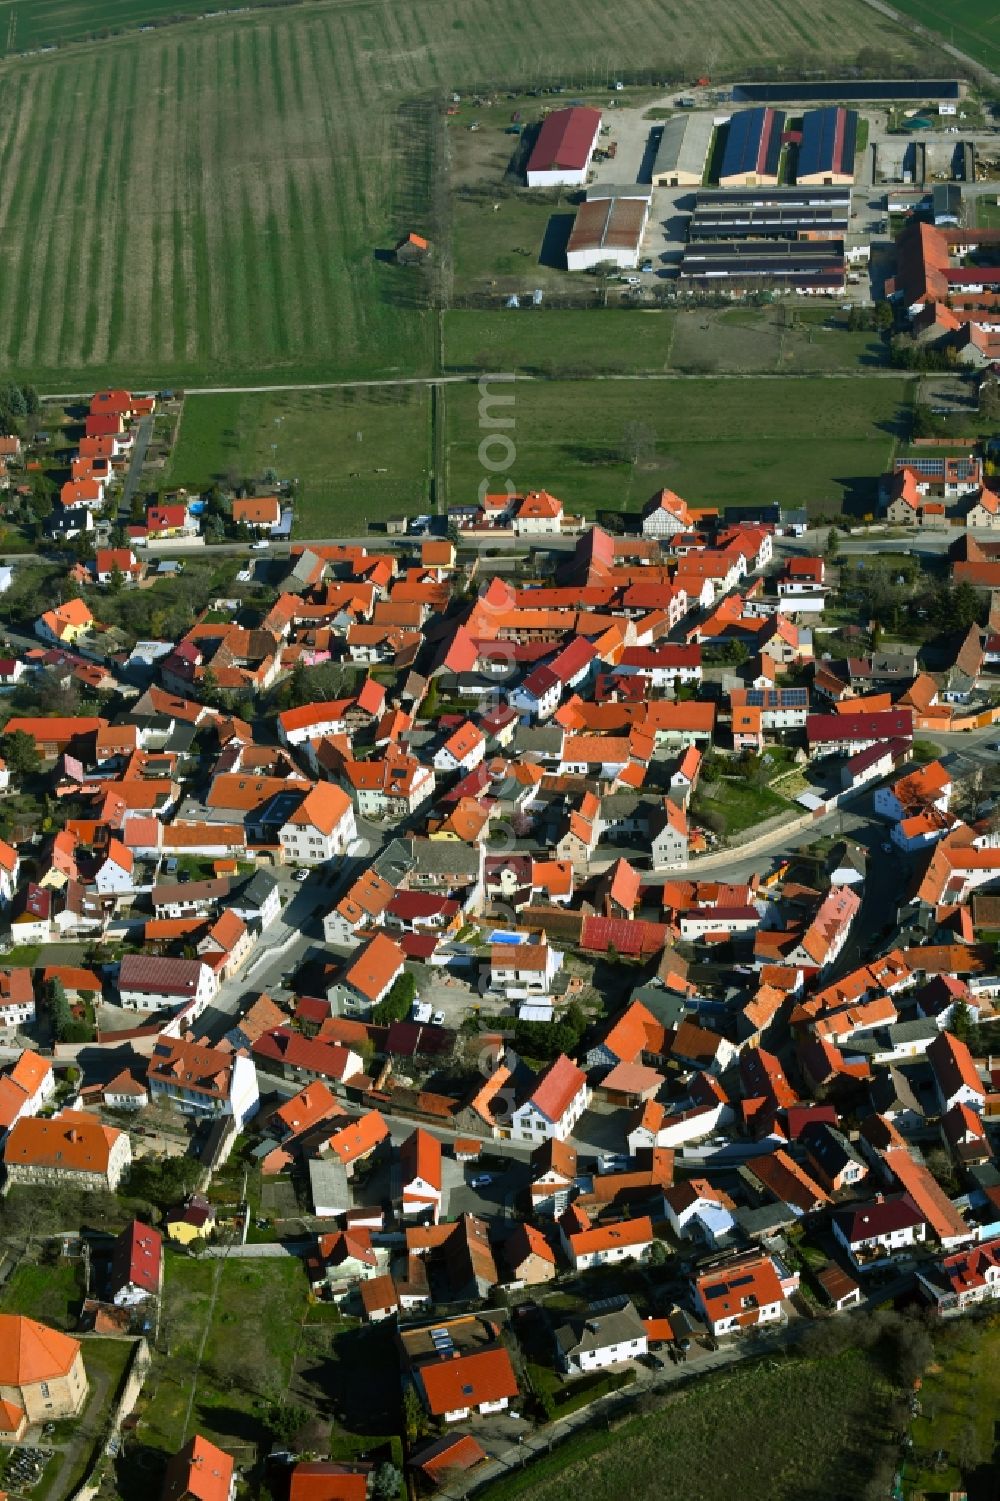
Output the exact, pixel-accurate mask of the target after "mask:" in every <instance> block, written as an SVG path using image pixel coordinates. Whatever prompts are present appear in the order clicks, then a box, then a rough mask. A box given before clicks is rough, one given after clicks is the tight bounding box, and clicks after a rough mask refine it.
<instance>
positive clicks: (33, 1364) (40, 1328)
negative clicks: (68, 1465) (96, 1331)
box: [0, 1313, 87, 1443]
mask: <svg viewBox="0 0 1000 1501" xmlns="http://www.w3.org/2000/svg"><path fill="white" fill-rule="evenodd" d="M86 1395H87V1373H86V1371H85V1370H84V1367H83V1356H82V1355H81V1353H80V1341H79V1340H76V1339H71V1338H70V1337H69V1335H67V1334H60V1333H59V1332H58V1331H57V1330H55V1329H49V1328H48V1327H47V1325H45V1324H39V1323H37V1322H36V1320H35V1319H28V1318H23V1317H21V1316H20V1315H19V1314H13V1313H0V1441H2V1442H6V1443H16V1442H17V1441H18V1440H19V1439H20V1438H21V1437H22V1436H23V1434H24V1432H25V1429H26V1428H27V1427H28V1425H29V1424H31V1423H48V1422H54V1421H55V1420H57V1419H59V1418H71V1417H74V1416H75V1415H76V1414H77V1413H78V1412H79V1411H80V1408H81V1407H82V1406H83V1400H84V1398H85V1397H86Z"/></svg>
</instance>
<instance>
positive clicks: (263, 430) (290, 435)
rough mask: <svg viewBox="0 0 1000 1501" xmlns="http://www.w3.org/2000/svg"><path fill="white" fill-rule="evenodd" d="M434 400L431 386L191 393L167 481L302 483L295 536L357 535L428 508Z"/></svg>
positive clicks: (193, 485)
mask: <svg viewBox="0 0 1000 1501" xmlns="http://www.w3.org/2000/svg"><path fill="white" fill-rule="evenodd" d="M429 464H430V394H429V392H428V389H427V388H426V387H424V386H372V387H360V388H352V387H347V388H344V389H342V390H334V391H296V392H277V391H275V392H267V393H256V392H255V393H253V394H242V395H237V394H228V395H217V396H215V395H213V396H189V397H188V398H187V399H186V401H185V403H184V412H183V416H182V417H181V423H180V431H179V434H178V440H177V444H176V446H175V448H174V452H173V455H172V457H171V462H170V467H169V470H168V472H167V477H166V483H167V484H169V485H171V486H173V485H184V486H188V487H191V488H197V487H199V486H203V485H206V484H209V483H211V482H212V481H218V482H220V483H223V484H226V483H229V484H237V483H250V484H259V483H261V480H260V476H261V475H262V473H263V471H264V470H266V469H274V470H275V471H276V472H277V473H278V474H279V475H280V477H281V478H282V479H296V480H298V485H297V487H296V501H295V534H296V535H297V536H302V537H333V536H337V535H338V534H339V535H345V534H346V535H354V534H355V533H356V532H357V531H358V530H359V529H360V530H361V531H362V532H363V531H364V523H365V522H366V521H381V520H384V519H385V517H386V516H388V515H390V514H391V513H392V512H394V511H406V512H413V511H420V510H421V509H423V508H424V506H425V503H426V501H427V490H428V478H427V473H428V468H429Z"/></svg>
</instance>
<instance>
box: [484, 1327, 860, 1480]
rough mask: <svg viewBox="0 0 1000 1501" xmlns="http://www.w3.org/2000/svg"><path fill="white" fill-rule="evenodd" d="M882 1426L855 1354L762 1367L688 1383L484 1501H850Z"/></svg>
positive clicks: (539, 1463) (571, 1444) (516, 1476)
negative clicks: (652, 1500) (680, 1500)
mask: <svg viewBox="0 0 1000 1501" xmlns="http://www.w3.org/2000/svg"><path fill="white" fill-rule="evenodd" d="M881 1415H882V1400H881V1393H880V1386H879V1375H878V1368H877V1366H876V1365H875V1362H874V1361H873V1360H872V1359H871V1358H870V1357H869V1356H867V1355H864V1354H862V1353H861V1352H853V1351H852V1352H850V1353H849V1354H847V1355H843V1356H840V1357H839V1358H836V1359H833V1360H824V1361H806V1360H800V1359H788V1358H785V1359H779V1360H770V1361H764V1362H761V1363H759V1364H753V1365H746V1366H742V1367H740V1368H739V1369H737V1370H733V1371H728V1372H726V1373H725V1374H721V1375H717V1376H709V1377H707V1378H705V1379H704V1380H702V1381H699V1382H695V1383H693V1384H692V1385H691V1386H690V1387H688V1388H687V1389H686V1390H684V1391H681V1392H678V1393H677V1394H676V1395H674V1396H671V1397H668V1398H667V1399H666V1400H665V1401H664V1402H663V1403H662V1405H661V1406H660V1407H659V1408H658V1409H657V1410H655V1411H653V1412H647V1413H644V1414H643V1415H642V1416H641V1417H636V1418H632V1419H630V1420H629V1421H627V1422H626V1423H624V1424H623V1425H621V1426H618V1427H616V1429H615V1431H614V1432H613V1433H608V1432H607V1431H605V1430H600V1429H595V1430H594V1431H592V1432H590V1433H587V1434H584V1435H583V1436H582V1437H581V1438H579V1439H576V1438H573V1439H570V1440H568V1441H567V1442H566V1443H565V1444H564V1445H563V1446H562V1447H561V1448H556V1449H554V1450H553V1451H552V1453H551V1454H550V1455H547V1456H545V1457H543V1458H541V1459H538V1460H535V1461H534V1462H533V1463H532V1464H530V1465H528V1466H527V1467H526V1468H525V1469H524V1470H523V1471H520V1472H518V1471H514V1472H512V1473H511V1474H510V1475H509V1476H507V1477H505V1478H504V1479H502V1480H500V1481H498V1482H497V1483H496V1484H494V1485H490V1486H487V1487H486V1489H485V1490H484V1491H483V1492H482V1501H514V1498H518V1497H521V1496H530V1497H531V1498H532V1501H571V1498H573V1497H577V1496H580V1495H583V1494H585V1495H586V1496H587V1497H588V1498H589V1501H618V1498H619V1497H620V1496H622V1495H626V1494H627V1495H629V1496H633V1497H635V1498H636V1501H644V1498H646V1497H654V1496H678V1497H684V1498H685V1501H688V1498H690V1501H694V1498H697V1501H731V1498H732V1497H734V1496H739V1497H740V1498H741V1501H854V1498H855V1497H857V1496H858V1495H859V1494H860V1491H861V1485H862V1484H863V1482H864V1479H865V1478H866V1474H867V1471H866V1462H867V1459H868V1455H867V1449H866V1446H867V1445H868V1444H869V1443H870V1441H871V1439H872V1438H873V1437H874V1436H876V1435H877V1434H880V1431H881V1427H882V1423H881Z"/></svg>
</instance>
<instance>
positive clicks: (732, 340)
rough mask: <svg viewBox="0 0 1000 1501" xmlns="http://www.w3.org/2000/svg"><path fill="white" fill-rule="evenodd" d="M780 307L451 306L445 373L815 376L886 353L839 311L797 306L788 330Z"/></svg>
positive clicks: (880, 361)
mask: <svg viewBox="0 0 1000 1501" xmlns="http://www.w3.org/2000/svg"><path fill="white" fill-rule="evenodd" d="M781 312H782V310H779V308H777V307H763V308H754V307H746V308H743V307H740V308H724V309H718V308H698V309H696V310H686V309H685V310H674V309H672V308H669V309H656V310H646V309H642V310H640V309H637V308H629V309H620V308H588V309H575V308H566V309H549V308H544V307H543V308H534V307H525V308H520V309H518V310H513V309H502V310H500V311H497V312H489V311H480V310H478V309H468V308H455V309H451V310H449V311H448V312H446V313H445V315H444V356H445V358H444V363H445V368H446V369H447V370H493V371H501V370H514V371H522V370H523V371H525V372H527V373H529V374H540V375H560V374H564V375H582V374H607V375H615V374H628V373H630V372H633V371H649V372H652V373H662V372H663V371H666V370H679V371H682V372H689V373H692V374H694V373H698V374H701V373H704V374H709V373H712V372H715V371H732V372H744V371H745V372H746V373H747V374H762V375H772V374H773V375H780V374H785V373H787V374H792V375H797V374H811V373H813V372H815V373H822V372H823V371H828V370H829V371H848V370H857V368H858V366H859V363H861V364H863V365H865V366H867V367H869V368H874V367H878V366H882V365H884V364H885V356H886V350H885V347H884V346H883V345H882V344H881V343H880V342H879V341H878V339H877V338H876V337H875V335H873V334H870V333H849V332H848V331H847V328H846V318H845V315H844V314H843V312H841V311H840V310H839V309H838V310H832V309H830V308H811V307H810V308H801V309H799V308H796V309H795V313H796V323H795V326H793V327H791V328H786V327H784V326H783V325H782V322H781Z"/></svg>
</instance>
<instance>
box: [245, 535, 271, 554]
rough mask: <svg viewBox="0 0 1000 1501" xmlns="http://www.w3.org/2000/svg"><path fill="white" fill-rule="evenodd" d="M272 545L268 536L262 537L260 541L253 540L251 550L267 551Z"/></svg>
mask: <svg viewBox="0 0 1000 1501" xmlns="http://www.w3.org/2000/svg"><path fill="white" fill-rule="evenodd" d="M270 546H271V544H270V542H268V540H267V538H266V537H262V538H261V539H260V541H259V542H251V543H250V551H251V552H267V550H268V549H269V547H270Z"/></svg>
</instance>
